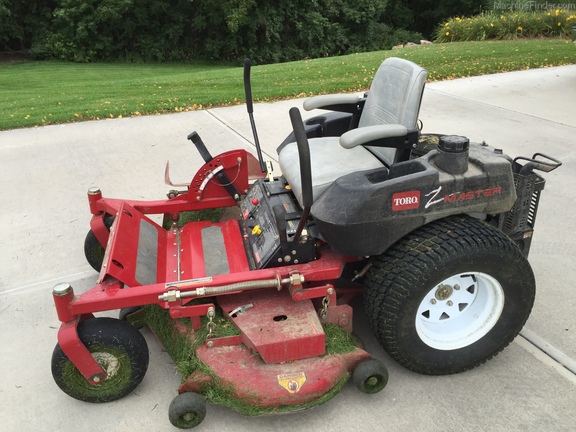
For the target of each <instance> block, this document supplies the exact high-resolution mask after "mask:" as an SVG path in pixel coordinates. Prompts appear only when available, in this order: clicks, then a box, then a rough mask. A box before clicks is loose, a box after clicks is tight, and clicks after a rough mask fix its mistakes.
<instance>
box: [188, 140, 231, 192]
mask: <svg viewBox="0 0 576 432" xmlns="http://www.w3.org/2000/svg"><path fill="white" fill-rule="evenodd" d="M188 139H189V140H190V141H192V142H193V143H194V145H195V146H196V148H197V149H198V152H199V153H200V156H202V159H204V162H206V163H209V162H211V161H212V159H214V158H213V157H212V155H211V154H210V152H209V151H208V149H207V148H206V145H205V144H204V141H202V138H200V135H198V133H197V132H196V131H194V132H192V133H191V134H189V135H188ZM222 168H224V167H222ZM238 169H240V167H238ZM214 176H215V177H216V179H217V180H218V181H219V182H220V184H221V185H222V186H223V187H224V189H226V191H227V192H228V193H229V194H230V196H231V197H232V198H234V200H235V201H236V202H240V192H238V189H236V187H235V186H234V185H233V184H232V182H231V181H230V179H229V178H228V176H227V175H226V174H224V171H219V172H214Z"/></svg>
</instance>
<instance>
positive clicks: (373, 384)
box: [352, 359, 388, 394]
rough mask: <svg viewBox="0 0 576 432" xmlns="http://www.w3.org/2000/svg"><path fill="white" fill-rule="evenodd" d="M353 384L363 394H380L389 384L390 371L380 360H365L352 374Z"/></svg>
mask: <svg viewBox="0 0 576 432" xmlns="http://www.w3.org/2000/svg"><path fill="white" fill-rule="evenodd" d="M352 383H353V384H354V386H355V387H356V388H357V389H358V390H360V391H361V392H362V393H367V394H374V393H378V392H379V391H381V390H382V389H384V387H386V384H388V369H386V366H384V365H383V364H382V362H380V361H379V360H376V359H368V360H363V361H362V362H360V363H359V364H358V366H356V369H354V371H353V372H352Z"/></svg>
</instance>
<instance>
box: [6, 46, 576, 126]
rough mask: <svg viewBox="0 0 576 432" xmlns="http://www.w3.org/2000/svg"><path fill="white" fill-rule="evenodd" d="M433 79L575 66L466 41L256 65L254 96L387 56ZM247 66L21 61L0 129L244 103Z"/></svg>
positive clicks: (343, 73)
mask: <svg viewBox="0 0 576 432" xmlns="http://www.w3.org/2000/svg"><path fill="white" fill-rule="evenodd" d="M391 56H397V57H403V58H407V59H409V60H412V61H414V62H416V63H418V64H420V65H422V66H423V67H424V68H426V69H427V70H428V71H429V73H430V76H429V80H430V81H436V80H446V79H454V78H459V77H467V76H474V75H482V74H489V73H498V72H504V71H512V70H522V69H529V68H538V67H548V66H557V65H565V64H571V63H576V44H573V43H571V42H570V41H566V40H559V39H549V40H515V41H494V42H460V43H446V44H435V45H429V46H418V47H411V48H404V49H401V50H394V51H379V52H370V53H360V54H353V55H347V56H341V57H330V58H322V59H313V60H303V61H298V62H290V63H281V64H272V65H260V66H258V65H256V66H254V67H253V69H252V85H253V96H254V99H255V100H256V101H271V100H278V99H286V98H293V97H304V96H310V95H314V94H323V93H332V92H347V91H360V90H364V89H367V88H368V86H369V84H370V82H371V80H372V77H373V75H374V72H375V70H376V68H377V67H378V65H379V64H380V63H381V62H382V61H383V60H384V59H385V58H387V57H391ZM242 76H243V75H242V65H241V64H238V65H234V66H230V65H218V64H212V65H206V64H184V63H182V64H103V63H90V64H78V63H62V62H19V63H16V62H15V63H4V64H0V129H12V128H21V127H31V126H39V125H47V124H54V123H65V122H72V121H82V120H96V119H104V118H117V117H120V116H123V117H126V116H138V115H148V114H161V113H167V112H179V111H186V110H194V109H202V108H206V107H212V106H225V105H231V104H239V103H243V102H244V90H243V81H242Z"/></svg>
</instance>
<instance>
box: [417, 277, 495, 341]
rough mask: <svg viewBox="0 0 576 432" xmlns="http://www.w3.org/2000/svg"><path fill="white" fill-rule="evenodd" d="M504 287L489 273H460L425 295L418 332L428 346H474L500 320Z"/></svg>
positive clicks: (418, 319)
mask: <svg viewBox="0 0 576 432" xmlns="http://www.w3.org/2000/svg"><path fill="white" fill-rule="evenodd" d="M503 308H504V290H503V289H502V286H501V285H500V283H499V282H498V281H497V280H496V279H494V278H493V277H492V276H489V275H487V274H486V273H479V272H469V273H460V274H457V275H454V276H451V277H449V278H448V279H445V280H443V281H442V282H441V283H440V284H438V285H436V286H435V287H434V288H432V289H431V290H430V291H429V292H428V293H427V294H426V295H425V296H424V299H423V300H422V302H421V303H420V306H419V307H418V312H417V313H416V331H417V333H418V336H419V337H420V339H421V340H422V342H424V343H425V344H426V345H428V346H429V347H432V348H435V349H439V350H454V349H459V348H463V347H466V346H470V345H472V344H473V343H474V342H476V341H478V340H479V339H481V338H482V337H483V336H485V335H486V334H487V333H488V332H489V331H490V330H492V328H493V327H494V325H496V323H497V322H498V320H499V319H500V315H501V314H502V309H503Z"/></svg>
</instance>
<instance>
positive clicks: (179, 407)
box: [168, 392, 206, 429]
mask: <svg viewBox="0 0 576 432" xmlns="http://www.w3.org/2000/svg"><path fill="white" fill-rule="evenodd" d="M204 417H206V399H205V398H204V396H202V395H201V394H198V393H192V392H186V393H180V394H179V395H178V396H176V397H175V398H174V399H173V400H172V402H171V403H170V407H168V418H169V419H170V423H172V424H173V425H174V426H176V427H177V428H180V429H192V428H194V427H196V426H198V425H199V424H200V423H202V421H203V420H204Z"/></svg>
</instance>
